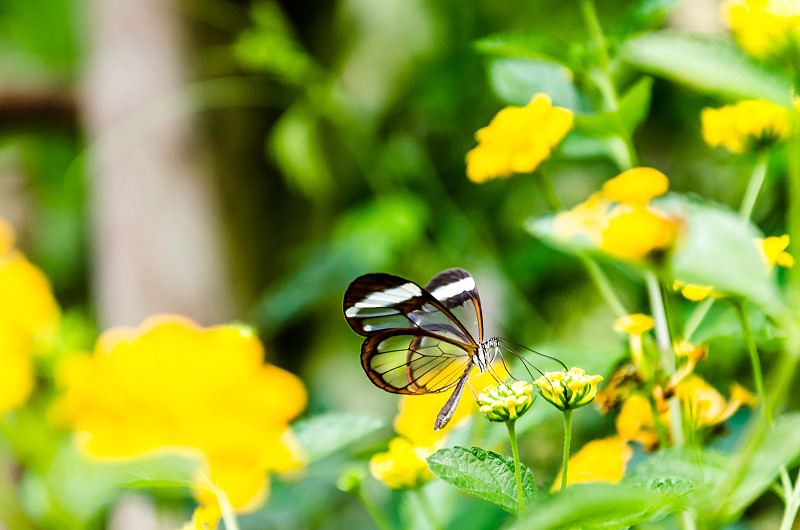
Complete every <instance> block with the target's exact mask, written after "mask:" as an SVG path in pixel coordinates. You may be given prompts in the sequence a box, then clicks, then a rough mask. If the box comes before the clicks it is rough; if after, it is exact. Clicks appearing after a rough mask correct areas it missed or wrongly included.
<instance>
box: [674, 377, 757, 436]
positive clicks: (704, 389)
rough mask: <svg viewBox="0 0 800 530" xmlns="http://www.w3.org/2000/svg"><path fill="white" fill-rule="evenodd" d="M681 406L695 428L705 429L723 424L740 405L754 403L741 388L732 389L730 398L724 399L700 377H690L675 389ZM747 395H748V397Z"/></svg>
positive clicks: (753, 398)
mask: <svg viewBox="0 0 800 530" xmlns="http://www.w3.org/2000/svg"><path fill="white" fill-rule="evenodd" d="M675 393H676V394H677V396H678V398H680V400H681V405H682V406H683V408H684V410H685V411H686V415H687V417H688V418H690V419H691V420H692V421H693V422H694V425H695V426H696V427H698V428H699V427H707V426H711V425H717V424H719V423H722V422H724V421H725V420H727V419H728V418H730V417H731V416H733V414H734V413H735V412H736V411H737V410H739V408H740V407H741V406H742V405H752V404H753V403H755V402H756V399H755V397H752V394H750V393H749V392H747V391H745V390H744V389H743V388H742V387H741V386H736V387H734V388H733V389H732V398H733V399H731V400H729V401H726V400H725V398H724V397H722V395H721V394H720V393H719V392H718V391H717V390H716V389H715V388H714V387H712V386H711V385H709V384H708V383H707V382H706V381H704V380H703V379H702V378H701V377H700V376H697V375H691V376H689V377H687V378H686V379H684V380H683V381H681V382H680V383H679V384H678V385H677V386H676V387H675ZM748 394H749V395H748Z"/></svg>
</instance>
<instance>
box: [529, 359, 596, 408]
mask: <svg viewBox="0 0 800 530" xmlns="http://www.w3.org/2000/svg"><path fill="white" fill-rule="evenodd" d="M602 380H603V378H602V377H601V376H599V375H586V372H584V371H583V370H582V369H580V368H570V369H569V370H568V371H563V372H547V373H546V374H544V376H542V377H540V378H539V379H537V380H536V381H534V382H533V384H534V385H536V386H538V387H539V393H540V394H541V395H542V397H543V398H545V399H546V400H547V401H549V402H550V403H552V404H553V405H554V406H555V407H556V408H557V409H559V410H568V409H577V408H579V407H582V406H584V405H588V404H589V403H591V402H592V401H594V396H595V394H597V383H599V382H600V381H602Z"/></svg>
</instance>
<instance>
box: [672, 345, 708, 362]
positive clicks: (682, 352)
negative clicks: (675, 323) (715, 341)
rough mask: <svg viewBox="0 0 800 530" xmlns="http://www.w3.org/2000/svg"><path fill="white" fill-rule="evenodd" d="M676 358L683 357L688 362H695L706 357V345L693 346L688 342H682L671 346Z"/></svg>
mask: <svg viewBox="0 0 800 530" xmlns="http://www.w3.org/2000/svg"><path fill="white" fill-rule="evenodd" d="M673 349H674V350H675V354H676V355H677V356H678V357H685V358H686V359H688V360H689V361H692V362H697V361H700V360H702V359H705V358H706V357H707V356H708V345H705V344H704V345H701V346H695V345H694V344H692V343H691V342H689V341H688V340H682V341H680V342H677V343H675V344H674V345H673Z"/></svg>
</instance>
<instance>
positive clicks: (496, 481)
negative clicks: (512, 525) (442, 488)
mask: <svg viewBox="0 0 800 530" xmlns="http://www.w3.org/2000/svg"><path fill="white" fill-rule="evenodd" d="M428 466H429V467H430V468H431V471H433V473H434V474H435V475H436V476H438V477H440V478H441V479H442V480H444V481H446V482H448V483H450V484H452V485H453V486H455V487H456V488H458V489H460V490H461V491H463V492H465V493H469V494H470V495H474V496H476V497H479V498H481V499H484V500H487V501H489V502H492V503H494V504H496V505H498V506H500V507H501V508H503V509H504V510H505V511H507V512H510V513H514V514H516V513H518V512H519V500H518V496H517V482H516V478H515V475H514V459H513V458H510V457H509V458H506V457H504V456H503V455H500V454H498V453H495V452H494V451H486V450H484V449H481V448H480V447H471V448H469V449H467V448H465V447H458V446H456V447H453V448H452V449H440V450H439V451H437V452H435V453H434V454H432V455H431V456H429V457H428ZM522 490H523V498H524V502H525V506H529V505H530V504H531V503H532V502H533V500H534V496H535V494H536V485H535V483H534V481H533V473H532V472H531V470H530V469H528V468H526V467H525V466H522Z"/></svg>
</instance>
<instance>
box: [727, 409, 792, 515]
mask: <svg viewBox="0 0 800 530" xmlns="http://www.w3.org/2000/svg"><path fill="white" fill-rule="evenodd" d="M738 456H740V455H734V458H737V457H738ZM798 458H800V413H797V412H795V413H790V414H784V415H782V416H780V417H778V418H776V419H775V423H774V425H773V426H772V429H771V430H770V431H769V432H768V433H767V435H766V436H765V437H764V440H763V441H762V442H761V444H759V446H758V448H757V449H756V452H755V454H754V455H753V457H752V459H751V460H750V462H749V464H748V466H747V468H746V470H745V472H744V475H743V476H742V477H741V478H740V479H739V480H738V482H737V485H736V488H735V489H734V490H733V492H731V494H730V496H729V500H728V502H727V504H726V507H725V508H726V510H725V511H726V513H725V514H723V517H724V516H725V515H728V516H735V515H738V514H739V513H741V511H742V510H744V509H745V508H746V507H747V506H749V505H750V503H752V502H753V501H754V500H755V499H757V498H758V497H760V496H761V494H762V493H764V491H766V489H767V488H769V487H770V485H771V484H772V483H773V482H775V481H776V480H777V478H778V473H779V472H780V468H781V466H786V467H787V468H788V467H791V466H792V465H793V464H794V463H795V462H797V460H798ZM721 487H723V488H724V484H722V485H721Z"/></svg>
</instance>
